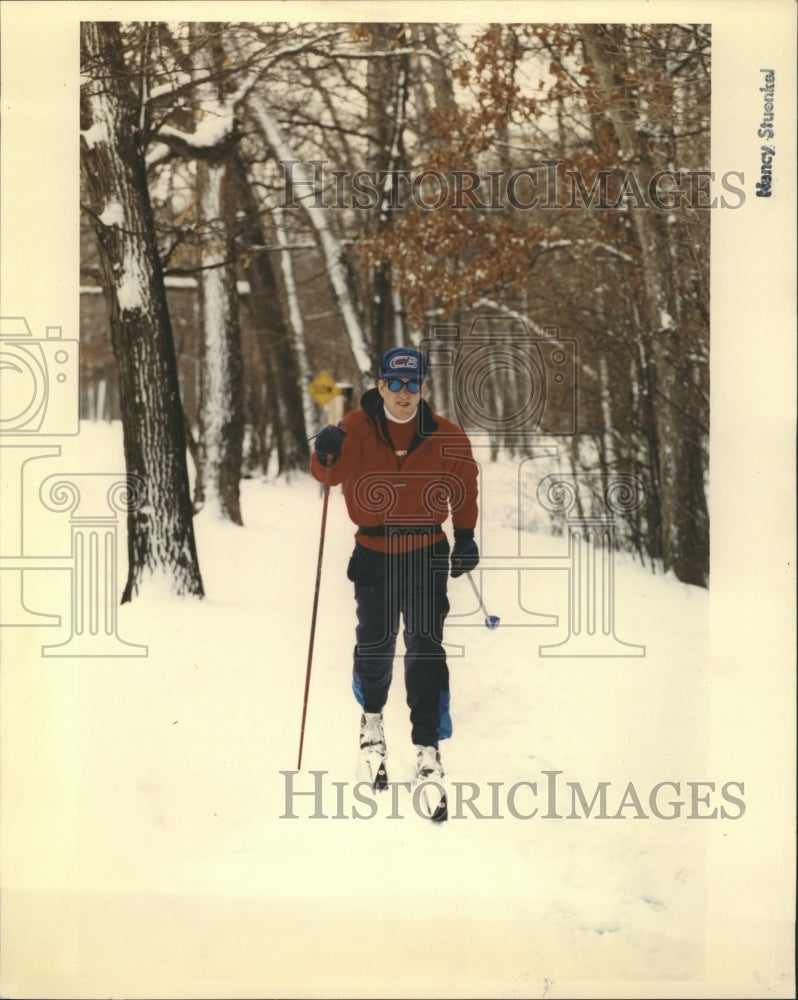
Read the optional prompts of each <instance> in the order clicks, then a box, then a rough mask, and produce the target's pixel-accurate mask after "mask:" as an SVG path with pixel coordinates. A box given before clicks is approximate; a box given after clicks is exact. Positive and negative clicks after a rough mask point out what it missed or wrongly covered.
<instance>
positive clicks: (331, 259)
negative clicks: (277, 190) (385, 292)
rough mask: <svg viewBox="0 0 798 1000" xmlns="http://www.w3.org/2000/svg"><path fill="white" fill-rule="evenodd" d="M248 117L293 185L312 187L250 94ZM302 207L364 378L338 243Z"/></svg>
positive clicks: (359, 333) (361, 343)
mask: <svg viewBox="0 0 798 1000" xmlns="http://www.w3.org/2000/svg"><path fill="white" fill-rule="evenodd" d="M247 101H248V105H249V108H250V110H251V111H252V114H253V116H254V118H255V120H256V121H257V123H258V125H259V126H260V128H261V130H262V131H263V135H264V138H265V139H266V142H267V143H268V144H269V146H270V147H271V149H272V151H273V152H274V155H275V157H276V158H277V160H279V161H281V162H283V163H292V164H293V166H294V174H293V176H294V183H295V184H302V185H308V186H309V187H310V188H312V187H313V181H312V179H311V177H310V175H309V174H308V173H307V171H306V170H305V168H304V165H303V163H302V161H301V159H300V157H299V156H298V155H297V154H296V153H295V152H294V150H293V149H292V147H291V145H290V143H289V142H288V140H287V139H286V137H285V135H284V134H283V130H282V129H281V128H280V125H279V123H278V121H277V119H276V118H275V117H274V115H273V114H272V113H271V111H270V110H269V107H268V105H267V103H266V100H265V98H264V97H263V96H262V95H261V94H259V93H256V92H254V91H252V92H250V94H249V97H248V99H247ZM302 207H303V209H304V211H305V213H306V214H307V217H308V221H309V222H310V224H311V226H312V227H313V230H314V232H315V233H316V238H317V239H318V242H319V248H320V250H321V252H322V255H323V257H324V262H325V265H326V269H327V276H328V278H329V280H330V285H331V286H332V290H333V293H334V295H335V299H336V301H337V303H338V309H339V311H340V314H341V319H342V320H343V323H344V327H345V329H346V333H347V336H348V338H349V342H350V344H351V347H352V354H353V356H354V358H355V361H356V363H357V366H358V368H359V369H360V371H361V372H362V373H363V375H364V376H366V375H368V374H369V372H370V371H371V368H372V362H371V355H370V351H369V348H368V345H367V343H366V338H365V334H364V332H363V328H362V327H361V325H360V322H359V320H358V317H357V313H356V312H355V308H354V305H353V303H352V298H351V295H350V294H349V287H348V285H347V281H346V270H345V268H344V265H343V259H342V258H343V253H342V248H341V242H340V240H339V239H338V237H337V236H336V235H335V233H334V232H333V230H332V227H331V226H330V221H329V218H328V214H327V209H326V208H323V207H319V206H317V205H313V204H309V203H308V202H307V201H306V200H303V202H302Z"/></svg>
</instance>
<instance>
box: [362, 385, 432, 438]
mask: <svg viewBox="0 0 798 1000" xmlns="http://www.w3.org/2000/svg"><path fill="white" fill-rule="evenodd" d="M360 405H361V407H362V409H363V410H364V412H365V414H366V416H367V417H368V418H369V420H371V421H372V422H373V423H374V424H375V425H376V426H377V428H378V431H379V433H380V434H381V436H382V437H384V438H386V439H387V440H390V434H389V432H388V420H387V418H386V416H385V404H384V403H383V401H382V396H381V395H380V390H379V389H377V388H376V387H375V388H373V389H369V390H367V391H366V392H365V393H364V394H363V396H362V397H361V400H360ZM416 416H417V418H418V425H417V428H416V435H415V436H416V437H418V438H425V437H429V435H430V434H434V433H435V431H437V429H438V421H437V420H436V419H435V414H434V413H433V412H432V408H431V407H430V405H429V403H427V401H426V400H425V399H421V400H419V403H418V410H417V413H416ZM414 444H415V442H414Z"/></svg>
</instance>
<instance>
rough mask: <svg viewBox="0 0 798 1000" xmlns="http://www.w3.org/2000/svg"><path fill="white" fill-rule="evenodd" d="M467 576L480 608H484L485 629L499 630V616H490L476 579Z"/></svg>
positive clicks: (468, 574)
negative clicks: (475, 581)
mask: <svg viewBox="0 0 798 1000" xmlns="http://www.w3.org/2000/svg"><path fill="white" fill-rule="evenodd" d="M466 576H467V577H468V582H469V583H470V584H471V586H472V587H473V589H474V593H475V594H476V595H477V600H478V601H479V606H480V607H481V608H482V614H483V615H484V616H485V628H489V629H494V628H498V627H499V622H500V621H501V619H500V618H499V617H498V616H497V615H489V614H488V612H487V611H486V609H485V605H484V603H483V601H482V594H480V592H479V590H478V589H477V585H476V584H475V583H474V578H473V577H472V576H471V574H470V573H468V572H467V573H466Z"/></svg>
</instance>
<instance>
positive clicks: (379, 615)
mask: <svg viewBox="0 0 798 1000" xmlns="http://www.w3.org/2000/svg"><path fill="white" fill-rule="evenodd" d="M426 367H427V365H426V357H425V356H424V354H422V352H421V351H418V350H415V349H414V348H405V347H394V348H392V349H391V350H389V351H387V352H386V353H385V354H383V355H382V356H381V357H380V359H379V364H378V381H377V386H376V388H373V389H369V390H368V391H367V392H366V393H365V394H364V396H363V398H362V399H361V405H360V409H359V410H357V411H355V412H352V413H349V414H347V416H346V417H344V419H343V420H342V421H341V422H340V423H339V424H338V426H337V427H335V426H332V425H328V426H327V427H325V428H324V429H323V430H322V431H320V433H319V434H318V435H317V437H316V442H315V451H314V454H313V456H312V458H311V472H312V474H313V476H314V477H315V478H316V479H317V480H319V481H320V482H326V483H327V484H329V485H331V486H335V485H339V484H343V488H344V497H345V501H346V506H347V511H348V513H349V517H350V518H351V520H352V521H353V522H354V523H355V524H356V525H357V530H356V532H355V548H354V552H353V553H352V557H351V559H350V561H349V567H348V570H347V576H348V577H349V579H350V580H351V581H352V582H353V583H354V585H355V600H356V605H357V627H356V645H355V650H354V668H353V682H352V687H353V690H354V693H355V697H356V698H357V701H358V703H359V704H360V706H361V708H362V709H363V713H362V716H361V726H360V748H361V758H362V761H363V764H364V765H365V766H366V767H367V768H368V772H369V775H370V778H371V780H372V783H373V784H374V787H375V788H383V787H385V785H386V784H387V774H386V770H385V757H386V743H385V733H384V728H383V718H382V710H383V707H384V705H385V702H386V700H387V697H388V690H389V687H390V684H391V678H392V672H393V659H394V652H395V648H396V637H397V634H398V630H399V623H400V617H401V618H402V619H403V620H404V633H403V635H404V641H405V651H406V652H405V661H404V673H405V689H406V694H407V704H408V706H409V708H410V724H411V739H412V741H413V744H414V745H415V749H416V777H417V779H418V780H419V781H425V780H432V781H437V780H439V779H441V778H442V777H443V774H444V771H443V766H442V764H441V758H440V750H439V741H440V740H442V739H446V738H447V737H449V736H450V735H451V733H452V723H451V717H450V714H449V669H448V666H447V663H446V654H445V651H444V649H443V645H442V637H443V624H444V620H445V618H446V615H447V613H448V611H449V601H448V598H447V593H446V590H447V576H448V573H449V564H450V545H449V541H448V539H447V537H446V535H445V534H444V532H443V522H444V521H446V520H447V518H448V517H449V515H450V514H451V518H452V527H453V532H454V546H453V548H452V549H451V575H452V576H453V577H457V576H460V575H462V574H463V573H465V572H468V571H470V570H472V569H474V568H475V567H476V565H477V563H478V562H479V550H478V547H477V543H476V541H475V538H474V528H475V526H476V523H477V490H478V487H477V476H478V467H477V465H476V462H475V461H474V459H473V456H472V453H471V445H470V443H469V440H468V438H467V436H466V434H465V432H464V431H463V430H462V428H460V427H458V426H457V425H456V424H454V423H452V422H450V421H449V420H446V419H445V418H444V417H442V416H440V415H439V414H437V413H434V412H433V410H432V409H431V408H430V406H429V405H428V404H427V402H426V400H425V399H424V398H423V395H424V387H425V379H426ZM432 818H433V819H445V818H446V803H445V798H443V799H442V800H441V802H440V803H438V804H437V806H436V807H434V808H433V809H432Z"/></svg>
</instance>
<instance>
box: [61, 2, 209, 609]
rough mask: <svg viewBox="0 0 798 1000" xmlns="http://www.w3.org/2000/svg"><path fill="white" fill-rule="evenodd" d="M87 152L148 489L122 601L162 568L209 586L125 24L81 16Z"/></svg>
mask: <svg viewBox="0 0 798 1000" xmlns="http://www.w3.org/2000/svg"><path fill="white" fill-rule="evenodd" d="M81 48H82V59H83V73H84V75H85V76H86V77H87V82H86V84H85V85H84V94H83V102H82V104H83V107H82V111H83V112H84V114H85V115H86V120H85V121H84V122H82V124H84V125H85V126H86V129H85V131H84V132H83V134H82V160H83V166H84V175H85V179H86V186H87V190H88V191H89V193H90V195H89V196H90V199H91V204H90V206H89V210H90V211H91V213H92V215H93V221H94V229H95V232H96V234H97V242H98V246H99V251H100V260H101V272H102V277H103V285H104V288H105V291H106V296H107V299H108V301H109V304H110V325H111V339H112V343H113V349H114V353H115V355H116V358H117V361H118V363H119V382H120V398H121V407H122V422H123V427H124V449H125V462H126V465H127V471H128V473H129V474H130V475H132V476H136V477H139V478H140V480H141V482H142V483H143V487H144V490H145V491H146V499H145V502H144V503H143V505H141V506H140V507H139V508H138V509H136V510H133V511H131V513H130V514H129V515H128V555H129V570H128V579H127V584H126V586H125V590H124V593H123V597H122V601H123V603H124V602H125V601H130V600H132V599H133V598H134V597H135V596H138V595H139V594H140V593H141V591H142V589H144V587H145V586H146V584H147V583H149V581H151V580H154V579H156V578H160V579H163V580H165V581H166V583H167V585H168V587H169V589H170V590H171V591H173V592H175V593H177V594H183V595H195V596H202V593H203V589H202V579H201V576H200V570H199V564H198V561H197V553H196V547H195V541H194V531H193V525H192V511H191V498H190V495H189V485H188V471H187V468H186V439H185V434H184V430H183V411H182V406H181V402H180V392H179V387H178V380H177V366H176V362H175V352H174V343H173V337H172V328H171V324H170V321H169V313H168V311H167V305H166V294H165V291H164V285H163V275H162V272H161V267H160V261H159V257H158V248H157V244H156V239H155V231H154V226H153V217H152V210H151V206H150V201H149V195H148V191H147V179H146V174H145V169H144V160H143V155H142V150H141V149H140V147H139V144H138V129H137V123H136V108H135V105H134V101H133V97H132V92H131V91H130V90H129V89H128V87H127V84H126V79H127V67H126V66H125V61H124V54H123V50H122V43H121V38H120V34H119V26H118V24H116V23H114V22H90V21H86V22H84V23H83V24H82V25H81Z"/></svg>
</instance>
